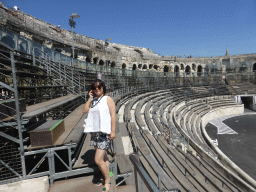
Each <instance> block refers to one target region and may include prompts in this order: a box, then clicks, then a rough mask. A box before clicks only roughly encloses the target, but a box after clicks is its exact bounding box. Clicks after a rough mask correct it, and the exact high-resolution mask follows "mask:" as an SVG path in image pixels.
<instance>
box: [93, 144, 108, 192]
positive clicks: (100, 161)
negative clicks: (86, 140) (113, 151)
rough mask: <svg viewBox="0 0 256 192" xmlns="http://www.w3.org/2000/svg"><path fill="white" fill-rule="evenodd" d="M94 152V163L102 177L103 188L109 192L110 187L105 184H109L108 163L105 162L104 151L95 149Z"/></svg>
mask: <svg viewBox="0 0 256 192" xmlns="http://www.w3.org/2000/svg"><path fill="white" fill-rule="evenodd" d="M95 150H96V153H95V159H94V160H95V163H96V164H97V165H98V166H99V169H100V171H101V173H102V174H103V176H104V183H105V187H106V189H107V191H109V188H110V185H109V184H107V183H109V182H110V176H109V161H108V160H107V155H106V150H102V149H98V148H96V147H95Z"/></svg>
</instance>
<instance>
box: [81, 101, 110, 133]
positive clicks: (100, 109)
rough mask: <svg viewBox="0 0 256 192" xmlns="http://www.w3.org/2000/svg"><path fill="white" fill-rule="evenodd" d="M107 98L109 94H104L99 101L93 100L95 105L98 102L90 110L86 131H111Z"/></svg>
mask: <svg viewBox="0 0 256 192" xmlns="http://www.w3.org/2000/svg"><path fill="white" fill-rule="evenodd" d="M107 99H108V96H103V97H102V99H100V101H99V102H98V101H97V100H96V101H93V105H95V104H96V103H97V102H98V103H97V104H96V105H95V106H94V107H93V108H91V109H90V110H89V113H88V116H87V119H86V124H85V128H84V132H85V133H90V132H102V133H107V134H110V133H111V116H110V112H109V107H108V103H107Z"/></svg>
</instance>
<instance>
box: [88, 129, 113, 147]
mask: <svg viewBox="0 0 256 192" xmlns="http://www.w3.org/2000/svg"><path fill="white" fill-rule="evenodd" d="M90 146H96V147H97V148H98V149H102V150H107V149H109V148H110V134H106V133H101V132H93V133H91V143H90Z"/></svg>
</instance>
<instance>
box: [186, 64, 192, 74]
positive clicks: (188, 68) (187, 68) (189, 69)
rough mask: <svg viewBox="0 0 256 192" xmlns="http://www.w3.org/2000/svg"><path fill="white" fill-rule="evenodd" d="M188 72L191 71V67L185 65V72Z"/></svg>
mask: <svg viewBox="0 0 256 192" xmlns="http://www.w3.org/2000/svg"><path fill="white" fill-rule="evenodd" d="M190 72H191V68H190V66H189V65H187V66H186V68H185V73H190Z"/></svg>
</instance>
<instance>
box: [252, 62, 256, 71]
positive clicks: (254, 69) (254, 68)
mask: <svg viewBox="0 0 256 192" xmlns="http://www.w3.org/2000/svg"><path fill="white" fill-rule="evenodd" d="M252 70H253V71H256V63H254V64H253V68H252Z"/></svg>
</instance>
